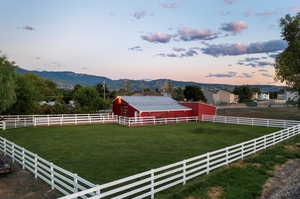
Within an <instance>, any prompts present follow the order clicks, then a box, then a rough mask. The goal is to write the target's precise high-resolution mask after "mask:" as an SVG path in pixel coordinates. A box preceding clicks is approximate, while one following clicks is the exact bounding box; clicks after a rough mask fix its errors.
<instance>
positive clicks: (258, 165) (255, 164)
mask: <svg viewBox="0 0 300 199" xmlns="http://www.w3.org/2000/svg"><path fill="white" fill-rule="evenodd" d="M251 165H253V166H255V167H257V168H260V167H261V166H262V164H260V163H257V162H256V163H252V164H251Z"/></svg>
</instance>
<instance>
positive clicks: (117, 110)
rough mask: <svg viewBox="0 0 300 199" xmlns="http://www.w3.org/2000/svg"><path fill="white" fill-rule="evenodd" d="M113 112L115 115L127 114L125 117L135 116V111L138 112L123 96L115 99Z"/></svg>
mask: <svg viewBox="0 0 300 199" xmlns="http://www.w3.org/2000/svg"><path fill="white" fill-rule="evenodd" d="M113 112H114V114H115V115H120V116H125V117H134V113H135V112H138V110H136V109H135V108H133V107H132V106H130V105H129V104H128V103H127V102H125V101H124V100H123V99H121V98H116V99H115V100H114V101H113Z"/></svg>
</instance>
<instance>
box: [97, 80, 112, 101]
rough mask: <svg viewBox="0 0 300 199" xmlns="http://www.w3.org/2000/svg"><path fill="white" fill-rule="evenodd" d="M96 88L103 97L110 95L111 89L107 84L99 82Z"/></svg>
mask: <svg viewBox="0 0 300 199" xmlns="http://www.w3.org/2000/svg"><path fill="white" fill-rule="evenodd" d="M104 89H105V90H104ZM96 90H97V92H98V93H99V95H100V97H102V98H103V99H105V98H107V97H109V90H108V88H107V86H106V84H102V83H99V84H97V85H96ZM104 94H105V96H104Z"/></svg>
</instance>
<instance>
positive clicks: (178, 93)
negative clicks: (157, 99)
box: [172, 87, 184, 101]
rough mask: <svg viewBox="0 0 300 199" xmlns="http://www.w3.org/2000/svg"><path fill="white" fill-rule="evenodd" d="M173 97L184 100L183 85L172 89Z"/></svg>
mask: <svg viewBox="0 0 300 199" xmlns="http://www.w3.org/2000/svg"><path fill="white" fill-rule="evenodd" d="M172 98H173V99H175V100H177V101H183V100H184V94H183V89H182V88H181V87H177V88H174V89H173V90H172Z"/></svg>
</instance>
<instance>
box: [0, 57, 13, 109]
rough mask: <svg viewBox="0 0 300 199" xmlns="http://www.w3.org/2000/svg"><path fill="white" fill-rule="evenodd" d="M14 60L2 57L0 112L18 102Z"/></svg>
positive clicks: (0, 69)
mask: <svg viewBox="0 0 300 199" xmlns="http://www.w3.org/2000/svg"><path fill="white" fill-rule="evenodd" d="M15 67H16V66H15V64H14V62H10V61H8V60H7V58H6V57H4V56H1V57H0V113H2V112H4V111H6V110H7V109H9V108H10V107H11V106H12V105H13V104H14V103H15V102H16V92H15V88H16V83H15V72H14V68H15Z"/></svg>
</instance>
